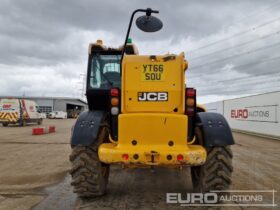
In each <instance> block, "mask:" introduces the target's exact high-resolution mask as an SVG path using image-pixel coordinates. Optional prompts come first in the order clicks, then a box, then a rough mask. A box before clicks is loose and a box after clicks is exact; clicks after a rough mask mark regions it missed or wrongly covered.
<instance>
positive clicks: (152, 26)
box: [136, 15, 163, 32]
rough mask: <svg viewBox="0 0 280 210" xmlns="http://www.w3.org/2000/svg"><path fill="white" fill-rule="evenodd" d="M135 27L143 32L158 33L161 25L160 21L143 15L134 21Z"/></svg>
mask: <svg viewBox="0 0 280 210" xmlns="http://www.w3.org/2000/svg"><path fill="white" fill-rule="evenodd" d="M136 25H137V27H138V28H139V29H140V30H142V31H144V32H156V31H159V30H160V29H161V28H162V26H163V24H162V22H161V20H160V19H158V18H157V17H154V16H151V15H150V16H148V15H143V16H140V17H138V18H137V20H136Z"/></svg>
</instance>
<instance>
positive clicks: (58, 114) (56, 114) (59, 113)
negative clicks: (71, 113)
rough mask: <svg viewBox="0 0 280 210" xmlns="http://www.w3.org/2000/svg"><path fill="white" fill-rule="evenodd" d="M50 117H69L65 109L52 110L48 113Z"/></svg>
mask: <svg viewBox="0 0 280 210" xmlns="http://www.w3.org/2000/svg"><path fill="white" fill-rule="evenodd" d="M48 118H49V119H67V113H66V112H63V111H54V112H50V113H49V115H48Z"/></svg>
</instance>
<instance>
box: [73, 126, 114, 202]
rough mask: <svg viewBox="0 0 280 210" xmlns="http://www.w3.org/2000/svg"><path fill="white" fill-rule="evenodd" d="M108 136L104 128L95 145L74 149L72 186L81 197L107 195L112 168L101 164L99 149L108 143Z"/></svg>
mask: <svg viewBox="0 0 280 210" xmlns="http://www.w3.org/2000/svg"><path fill="white" fill-rule="evenodd" d="M106 136H108V134H107V133H106V129H105V128H102V129H101V131H100V133H99V136H98V139H97V141H96V142H95V143H94V144H93V145H91V146H82V145H77V146H74V147H73V148H72V154H71V155H70V161H71V162H72V168H71V170H70V174H71V176H72V182H71V185H72V186H73V187H74V193H77V194H78V196H79V197H82V198H90V197H97V196H101V195H104V194H105V191H106V187H107V183H108V178H109V170H110V167H109V165H107V164H104V163H102V162H100V160H99V157H98V147H99V145H100V144H101V143H103V142H105V141H106Z"/></svg>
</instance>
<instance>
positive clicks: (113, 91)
mask: <svg viewBox="0 0 280 210" xmlns="http://www.w3.org/2000/svg"><path fill="white" fill-rule="evenodd" d="M110 95H111V96H119V89H117V88H112V89H111V91H110Z"/></svg>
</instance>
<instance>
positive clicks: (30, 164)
mask: <svg viewBox="0 0 280 210" xmlns="http://www.w3.org/2000/svg"><path fill="white" fill-rule="evenodd" d="M73 123H74V120H71V119H67V120H49V119H46V120H44V122H43V125H42V126H48V125H55V126H56V129H57V131H56V133H53V134H46V135H38V136H32V135H31V134H32V128H34V127H37V125H28V126H26V127H19V126H16V125H14V126H13V125H11V126H9V127H2V126H0V209H1V210H2V209H29V208H30V207H31V206H33V205H34V204H36V203H38V202H40V201H41V200H42V199H43V198H44V197H45V196H46V195H47V194H46V193H45V192H44V191H43V190H42V189H43V187H45V186H48V185H51V184H54V183H57V182H58V181H60V180H62V179H63V178H64V177H65V174H66V173H67V171H68V170H69V166H70V164H69V161H68V156H69V153H70V151H71V149H70V146H69V139H70V128H71V126H72V125H73Z"/></svg>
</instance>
